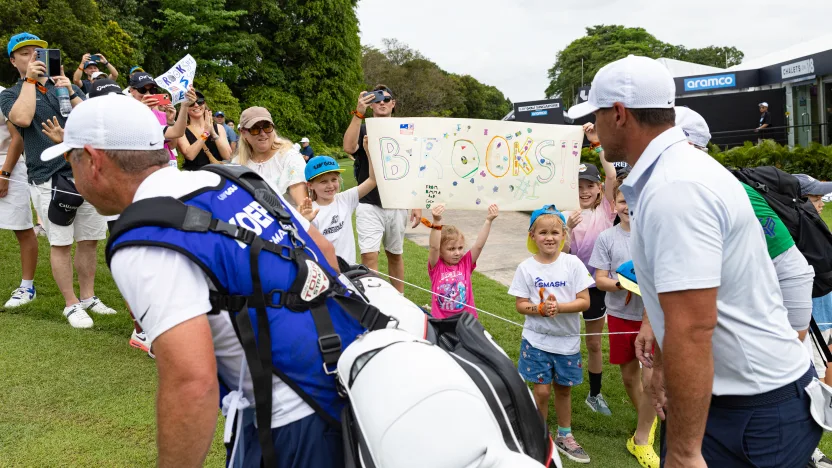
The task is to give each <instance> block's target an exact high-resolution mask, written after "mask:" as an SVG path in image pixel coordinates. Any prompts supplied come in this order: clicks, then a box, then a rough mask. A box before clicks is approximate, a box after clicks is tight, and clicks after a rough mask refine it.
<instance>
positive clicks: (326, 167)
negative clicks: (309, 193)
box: [303, 156, 344, 181]
mask: <svg viewBox="0 0 832 468" xmlns="http://www.w3.org/2000/svg"><path fill="white" fill-rule="evenodd" d="M327 172H344V170H343V169H341V166H339V165H338V161H336V160H335V159H334V158H331V157H329V156H315V157H314V158H312V159H310V160H309V162H307V163H306V169H305V170H304V173H303V175H304V176H305V177H306V180H308V181H311V180H312V179H314V178H315V177H318V176H319V175H321V174H326V173H327Z"/></svg>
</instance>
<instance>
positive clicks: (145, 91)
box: [133, 86, 158, 94]
mask: <svg viewBox="0 0 832 468" xmlns="http://www.w3.org/2000/svg"><path fill="white" fill-rule="evenodd" d="M133 89H135V90H136V92H137V93H139V94H148V93H150V94H158V93H157V92H156V90H157V88H156V87H155V86H154V87H151V88H133Z"/></svg>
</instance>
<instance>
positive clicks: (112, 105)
mask: <svg viewBox="0 0 832 468" xmlns="http://www.w3.org/2000/svg"><path fill="white" fill-rule="evenodd" d="M164 144H165V136H164V135H163V134H162V126H161V125H159V120H157V118H156V115H154V114H153V112H151V111H150V109H149V108H148V107H147V106H146V105H144V104H142V103H141V102H139V101H137V100H135V99H124V97H122V96H119V95H118V94H108V95H106V96H101V97H98V98H95V99H87V100H86V101H84V102H82V103H80V104H78V105H77V106H75V108H74V109H72V113H71V114H69V118H67V121H66V126H65V128H64V141H63V143H60V144H57V145H55V146H52V147H50V148H47V149H46V150H44V151H43V153H41V155H40V159H41V160H42V161H49V160H52V159H55V158H58V157H60V156H61V155H63V154H64V153H66V152H67V151H70V150H73V149H77V148H83V147H84V145H90V146H92V147H93V148H96V149H102V150H138V151H150V150H157V149H162V148H164Z"/></svg>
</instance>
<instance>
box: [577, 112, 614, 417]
mask: <svg viewBox="0 0 832 468" xmlns="http://www.w3.org/2000/svg"><path fill="white" fill-rule="evenodd" d="M584 132H585V133H586V137H587V139H589V141H590V146H591V147H592V148H593V149H594V150H595V151H596V152H598V154H599V155H600V158H601V166H602V167H603V168H604V173H605V175H606V181H605V182H606V183H605V184H604V186H603V189H602V186H601V173H600V172H599V171H598V168H597V167H595V166H594V165H592V164H581V165H580V166H578V171H579V172H578V196H579V202H580V206H581V209H580V211H573V212H571V213H569V212H567V213H564V214H565V215H566V217H567V221H566V224H567V227H568V228H569V231H570V240H571V243H568V244H567V245H569V247H566V249H565V250H566V251H567V252H569V253H571V254H573V255H575V256H577V257H578V258H579V259H580V260H581V261H582V262H583V263H584V265H585V266H586V267H587V270H589V273H590V274H592V273H594V271H595V269H594V268H592V266H590V265H589V258H590V257H591V256H592V249H593V247H594V246H595V240H596V239H597V238H598V235H599V234H601V232H602V231H604V230H606V229H609V228H611V227H612V225H613V221H614V220H615V210H614V209H613V203H614V202H613V193H612V192H613V189H614V188H615V185H616V180H615V167H614V166H613V165H612V163H609V162H607V160H606V159H605V158H604V150H603V148H601V143H600V142H599V141H598V135H597V134H596V133H595V127H594V126H593V125H592V124H591V123H587V124H585V125H584ZM589 298H590V304H589V306H588V308H587V309H586V310H584V312H583V318H584V322H585V323H586V332H587V333H588V335H587V337H586V349H587V351H589V359H588V361H589V364H588V366H587V371H588V372H589V395H587V397H586V405H587V406H589V407H590V408H591V409H592V411H595V412H596V413H600V414H603V415H605V416H609V415H610V414H612V413H611V412H610V408H609V405H607V402H606V400H604V396H603V395H601V372H602V370H603V365H604V355H603V354H602V352H601V335H600V333H601V332H602V331H604V316H605V315H606V307H604V291H601V290H599V289H598V288H596V287H595V284H591V285H590V288H589Z"/></svg>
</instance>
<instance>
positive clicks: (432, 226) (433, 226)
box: [421, 218, 442, 231]
mask: <svg viewBox="0 0 832 468" xmlns="http://www.w3.org/2000/svg"><path fill="white" fill-rule="evenodd" d="M421 222H422V224H424V225H425V226H426V227H428V228H430V229H436V230H437V231H441V230H442V225H441V224H433V223H432V222H430V221H429V220H428V219H427V218H422V221H421Z"/></svg>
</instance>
